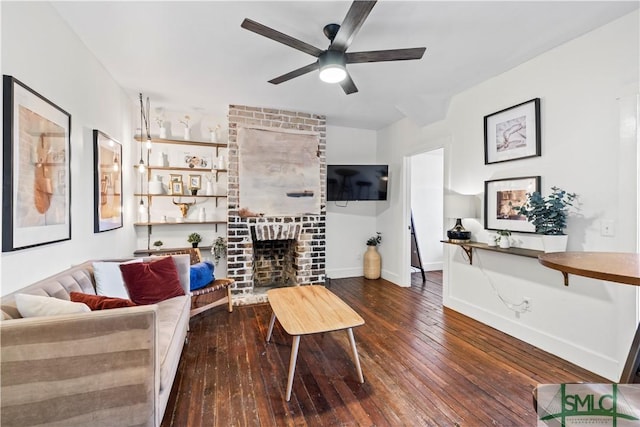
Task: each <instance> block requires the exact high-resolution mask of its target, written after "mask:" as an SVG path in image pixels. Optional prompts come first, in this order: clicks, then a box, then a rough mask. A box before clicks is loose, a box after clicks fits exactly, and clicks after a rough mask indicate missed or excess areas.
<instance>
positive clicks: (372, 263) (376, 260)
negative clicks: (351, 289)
mask: <svg viewBox="0 0 640 427" xmlns="http://www.w3.org/2000/svg"><path fill="white" fill-rule="evenodd" d="M380 266H381V258H380V254H379V253H378V248H377V247H376V246H367V251H366V252H365V253H364V277H365V279H379V278H380Z"/></svg>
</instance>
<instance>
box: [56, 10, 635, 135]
mask: <svg viewBox="0 0 640 427" xmlns="http://www.w3.org/2000/svg"><path fill="white" fill-rule="evenodd" d="M350 4H351V2H348V1H331V2H329V1H315V2H310V1H295V2H293V1H291V2H290V1H233V2H231V1H200V2H185V1H174V2H168V1H143V2H129V1H126V2H89V1H84V2H54V3H53V5H54V7H55V8H56V9H57V10H58V12H59V13H60V15H61V16H62V18H63V19H64V20H66V22H68V24H69V26H70V27H71V28H72V29H73V31H74V32H75V33H77V34H78V35H79V37H80V38H81V39H82V41H83V42H84V43H85V44H86V45H87V47H88V48H89V49H90V50H91V51H92V52H93V53H94V54H95V56H96V57H97V58H98V60H99V61H101V62H102V64H103V65H104V67H105V68H106V69H107V70H108V71H109V72H110V73H111V75H112V76H113V77H114V79H115V80H116V81H117V82H118V83H119V84H120V85H121V86H122V87H123V88H124V89H125V90H126V91H127V93H129V94H130V95H131V97H132V100H134V99H136V98H137V94H138V93H139V92H142V93H143V94H144V95H145V96H149V97H150V98H151V103H152V107H164V108H166V109H167V110H176V111H178V110H179V111H186V112H189V111H191V110H193V111H200V112H206V113H208V114H214V115H217V116H218V117H224V116H225V115H226V109H227V105H228V104H230V103H231V104H243V105H251V106H258V107H270V108H279V109H289V110H296V111H305V112H310V113H316V114H324V115H326V116H327V121H328V123H329V124H332V125H338V126H349V127H357V128H365V129H380V128H382V127H384V126H387V125H389V124H390V123H393V122H394V121H397V120H399V119H401V118H403V117H405V116H406V117H409V118H411V119H412V120H413V121H414V122H416V123H417V124H419V125H425V124H428V123H432V122H434V121H436V120H439V119H442V118H444V116H445V114H446V109H447V106H448V103H449V99H450V98H451V96H452V95H454V94H456V93H458V92H460V91H462V90H464V89H466V88H468V87H471V86H473V85H475V84H477V83H479V82H481V81H484V80H486V79H488V78H490V77H492V76H495V75H498V74H500V73H502V72H504V71H506V70H509V69H510V68H513V67H515V66H516V65H518V64H521V63H522V62H524V61H526V60H528V59H530V58H533V57H534V56H536V55H538V54H540V53H542V52H545V51H547V50H549V49H552V48H553V47H555V46H558V45H560V44H562V43H564V42H566V41H568V40H571V39H573V38H575V37H577V36H579V35H581V34H584V33H586V32H588V31H590V30H592V29H594V28H596V27H599V26H601V25H604V24H606V23H608V22H610V21H612V20H613V19H615V18H617V17H620V16H622V15H624V14H626V13H628V12H630V11H631V10H633V9H636V8H637V7H638V1H637V0H636V1H622V2H611V1H603V2H596V1H585V2H582V1H568V2H558V1H549V2H542V1H534V2H516V1H512V2H504V1H501V2H481V1H473V2H460V1H447V2H436V1H391V0H387V1H380V2H378V4H376V6H375V7H374V8H373V10H372V12H371V14H370V15H369V17H368V19H367V20H366V21H365V23H364V25H363V26H362V28H361V29H360V32H359V33H358V34H357V36H356V38H355V40H354V42H353V43H352V45H351V47H350V48H349V50H348V51H351V52H356V51H365V50H381V49H394V48H408V47H420V46H425V47H426V48H427V51H426V53H425V55H424V57H423V58H422V60H418V61H400V62H384V63H370V64H351V65H348V67H347V68H348V69H349V72H350V73H351V75H352V78H353V80H354V82H355V84H356V86H357V87H358V89H359V92H358V93H355V94H352V95H345V94H344V92H343V91H342V89H341V88H340V86H339V85H329V84H327V83H323V82H321V81H320V80H319V79H318V74H317V72H311V73H309V74H306V75H304V76H301V77H298V78H295V79H293V80H291V81H289V82H285V83H282V84H280V85H272V84H270V83H267V81H268V80H270V79H272V78H274V77H277V76H279V75H281V74H284V73H286V72H288V71H291V70H293V69H296V68H299V67H301V66H304V65H307V64H309V63H311V62H314V60H315V59H314V58H313V57H311V56H309V55H307V54H305V53H302V52H300V51H297V50H294V49H292V48H290V47H288V46H285V45H283V44H280V43H277V42H275V41H272V40H269V39H267V38H265V37H262V36H260V35H258V34H255V33H252V32H249V31H247V30H244V29H242V28H241V27H240V23H241V22H242V20H243V19H244V18H245V17H246V18H251V19H253V20H255V21H258V22H260V23H262V24H264V25H267V26H269V27H271V28H273V29H276V30H278V31H281V32H283V33H286V34H289V35H291V36H293V37H295V38H298V39H300V40H302V41H305V42H307V43H310V44H312V45H314V46H317V47H319V48H321V49H326V47H327V46H328V40H327V39H326V38H325V36H324V35H323V33H322V28H323V27H324V25H326V24H328V23H333V22H335V23H341V22H342V19H343V18H344V16H345V15H346V13H347V10H348V9H349V6H350Z"/></svg>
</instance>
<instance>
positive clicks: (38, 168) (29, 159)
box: [2, 75, 71, 252]
mask: <svg viewBox="0 0 640 427" xmlns="http://www.w3.org/2000/svg"><path fill="white" fill-rule="evenodd" d="M3 89H4V98H3V107H4V116H3V135H2V137H3V164H2V167H3V169H2V178H3V188H2V198H3V209H4V211H3V212H4V213H3V216H2V230H3V233H2V251H3V252H10V251H15V250H19V249H26V248H30V247H34V246H39V245H45V244H49V243H54V242H60V241H64V240H69V239H71V168H70V165H71V163H70V155H71V152H70V149H71V145H70V141H71V139H70V137H71V115H70V114H69V113H67V112H66V111H64V110H63V109H61V108H60V107H58V106H57V105H55V104H54V103H53V102H51V101H49V100H48V99H46V98H45V97H43V96H42V95H40V94H38V93H37V92H35V91H34V90H33V89H31V88H29V87H27V86H26V85H25V84H23V83H21V82H20V81H19V80H17V79H15V78H14V77H12V76H7V75H5V76H3Z"/></svg>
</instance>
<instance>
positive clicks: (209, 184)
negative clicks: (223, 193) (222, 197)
mask: <svg viewBox="0 0 640 427" xmlns="http://www.w3.org/2000/svg"><path fill="white" fill-rule="evenodd" d="M205 194H206V195H207V196H215V193H214V191H213V182H211V181H207V187H206V189H205Z"/></svg>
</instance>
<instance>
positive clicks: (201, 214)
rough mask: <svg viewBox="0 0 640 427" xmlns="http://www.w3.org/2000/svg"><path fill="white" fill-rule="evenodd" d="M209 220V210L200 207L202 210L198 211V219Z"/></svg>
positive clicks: (201, 220)
mask: <svg viewBox="0 0 640 427" xmlns="http://www.w3.org/2000/svg"><path fill="white" fill-rule="evenodd" d="M206 220H207V212H206V211H205V210H204V208H200V212H198V221H200V222H205V221H206Z"/></svg>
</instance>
